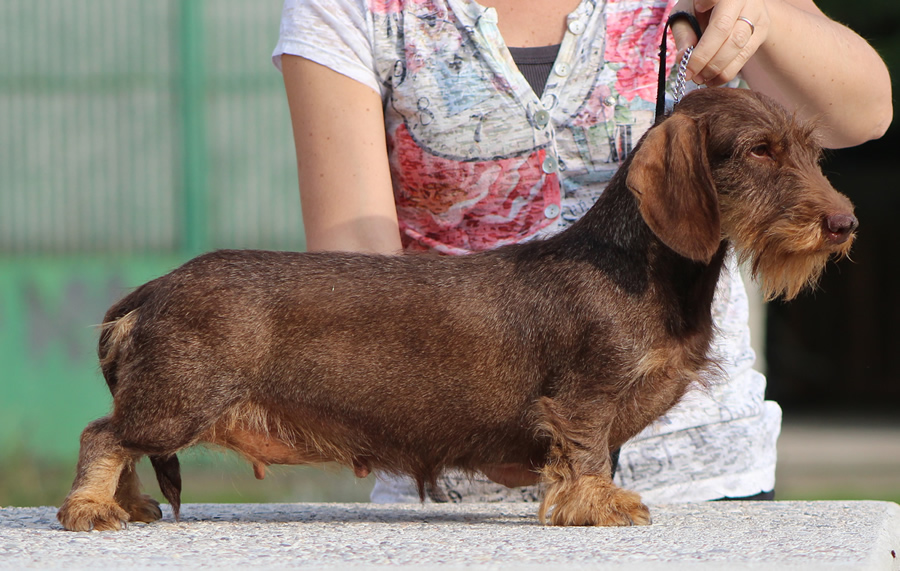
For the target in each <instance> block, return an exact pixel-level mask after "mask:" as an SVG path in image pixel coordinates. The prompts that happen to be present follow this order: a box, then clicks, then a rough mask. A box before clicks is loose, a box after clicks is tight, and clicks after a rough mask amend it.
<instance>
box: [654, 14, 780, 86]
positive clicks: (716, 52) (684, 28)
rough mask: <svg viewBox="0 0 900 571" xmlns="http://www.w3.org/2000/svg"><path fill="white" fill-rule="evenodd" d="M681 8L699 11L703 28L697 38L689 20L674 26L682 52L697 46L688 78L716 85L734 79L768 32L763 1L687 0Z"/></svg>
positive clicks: (677, 43) (692, 56) (679, 48)
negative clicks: (691, 46) (689, 47)
mask: <svg viewBox="0 0 900 571" xmlns="http://www.w3.org/2000/svg"><path fill="white" fill-rule="evenodd" d="M679 8H688V11H692V10H696V12H695V14H696V16H697V20H698V21H699V22H700V26H701V28H702V29H703V37H702V38H700V40H699V41H697V40H696V36H695V35H694V33H693V31H692V30H691V29H690V26H689V25H688V24H687V23H686V22H676V23H675V24H673V26H672V33H673V35H674V36H675V43H676V45H677V46H678V50H679V52H678V53H679V55H680V54H682V53H683V52H684V49H686V48H687V47H688V46H690V45H695V48H694V51H693V53H692V54H691V61H690V63H689V64H688V68H687V73H686V77H687V79H692V80H693V81H694V82H695V83H698V84H706V85H709V86H716V85H722V84H724V83H727V82H729V81H731V80H732V79H734V78H735V76H737V74H738V73H739V72H740V71H741V69H742V68H743V67H744V65H745V64H746V63H747V61H748V60H749V59H750V58H751V57H752V56H753V54H754V53H756V50H757V49H758V48H759V46H760V45H761V44H762V42H763V41H764V40H765V38H766V36H767V35H768V31H769V15H768V12H767V10H766V6H765V2H764V0H703V1H702V3H701V0H695V1H694V2H690V1H689V0H684V1H682V2H679V3H678V5H677V6H676V8H675V9H676V10H677V9H679Z"/></svg>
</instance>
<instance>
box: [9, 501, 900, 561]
mask: <svg viewBox="0 0 900 571" xmlns="http://www.w3.org/2000/svg"><path fill="white" fill-rule="evenodd" d="M651 510H652V512H653V518H654V523H653V525H651V526H646V527H633V528H553V527H544V526H541V525H540V524H539V523H538V521H537V518H536V516H535V512H536V506H535V505H534V504H429V505H406V504H404V505H375V504H187V505H185V506H184V508H183V511H182V515H183V520H182V522H181V523H178V524H176V523H174V522H173V521H172V519H171V512H170V511H168V506H164V519H163V521H161V522H157V523H154V524H132V525H130V526H129V527H128V529H127V530H125V531H122V532H92V533H72V532H66V531H63V530H62V529H61V527H60V526H59V524H58V523H57V522H56V519H55V513H56V509H55V508H52V507H41V508H4V509H0V568H17V569H20V568H43V569H49V568H66V569H79V568H81V569H87V568H92V569H96V568H116V567H118V568H126V567H127V568H146V567H170V568H196V567H217V568H235V567H246V566H265V567H306V568H316V569H339V568H340V569H346V568H378V567H408V568H416V569H423V568H424V569H436V568H440V569H453V568H474V569H523V568H524V569H529V568H534V569H536V568H558V569H600V570H621V569H629V570H636V571H645V570H654V571H655V570H662V569H665V570H666V571H682V570H689V569H690V570H692V569H700V570H708V569H728V570H749V569H752V570H763V569H766V570H776V571H777V570H792V571H797V570H816V571H822V570H850V569H853V570H866V571H877V570H886V571H887V570H890V571H898V570H900V506H898V505H897V504H894V503H891V502H868V501H861V502H711V503H704V504H684V505H657V506H651Z"/></svg>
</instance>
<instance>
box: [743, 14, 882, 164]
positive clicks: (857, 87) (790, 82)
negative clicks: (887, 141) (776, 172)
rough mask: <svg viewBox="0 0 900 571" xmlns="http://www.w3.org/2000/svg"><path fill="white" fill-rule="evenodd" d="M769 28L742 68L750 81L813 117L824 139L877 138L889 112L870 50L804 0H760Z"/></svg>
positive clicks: (848, 142) (831, 142)
mask: <svg viewBox="0 0 900 571" xmlns="http://www.w3.org/2000/svg"><path fill="white" fill-rule="evenodd" d="M767 5H768V12H769V17H770V22H771V24H770V29H769V33H768V36H767V37H766V39H765V41H764V42H763V43H762V44H761V45H760V47H759V49H758V50H757V51H756V53H755V54H754V55H753V57H751V58H750V60H749V61H748V62H747V64H746V65H745V66H744V69H743V70H742V74H743V76H744V78H745V79H746V80H747V83H748V84H749V85H750V87H751V88H753V89H754V90H757V91H761V92H763V93H766V94H767V95H770V96H772V97H774V98H775V99H776V100H778V101H780V102H781V103H782V104H784V105H785V106H787V107H788V108H790V109H795V110H797V112H798V113H800V115H801V116H803V117H806V118H810V119H816V120H817V121H819V124H820V128H821V136H822V138H823V142H824V144H825V145H826V146H828V147H832V148H838V147H847V146H852V145H857V144H860V143H863V142H865V141H867V140H870V139H874V138H878V137H880V136H881V135H883V134H884V132H885V130H886V129H887V127H888V125H890V122H891V119H892V114H893V110H892V103H891V82H890V76H889V74H888V70H887V67H886V66H885V64H884V62H883V61H882V60H881V58H880V57H879V55H878V54H877V52H875V50H874V49H873V48H872V47H871V46H870V45H869V44H868V43H867V42H866V41H865V40H863V39H862V38H861V37H860V36H858V35H857V34H856V33H854V32H853V31H852V30H850V29H849V28H847V27H845V26H843V25H841V24H839V23H837V22H834V21H833V20H830V19H829V18H827V17H826V16H825V15H824V14H822V13H821V11H819V10H818V8H816V6H815V5H814V4H813V3H812V2H811V1H809V0H792V1H787V0H767Z"/></svg>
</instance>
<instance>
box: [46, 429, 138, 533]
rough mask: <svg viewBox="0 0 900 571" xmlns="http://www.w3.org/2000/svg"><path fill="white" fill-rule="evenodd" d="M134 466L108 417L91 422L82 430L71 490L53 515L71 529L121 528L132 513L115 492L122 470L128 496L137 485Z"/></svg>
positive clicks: (100, 529) (132, 459)
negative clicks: (123, 505)
mask: <svg viewBox="0 0 900 571" xmlns="http://www.w3.org/2000/svg"><path fill="white" fill-rule="evenodd" d="M133 466H134V458H133V457H132V455H131V454H129V453H128V451H127V450H125V448H124V447H123V446H122V445H121V443H120V442H119V440H118V438H117V437H116V435H115V433H114V431H113V430H112V427H111V423H110V419H109V417H106V418H101V419H99V420H95V421H94V422H92V423H90V424H89V425H88V426H87V428H85V429H84V432H82V433H81V451H80V452H79V456H78V467H77V468H76V473H75V481H74V483H73V484H72V491H70V492H69V495H68V496H66V499H65V501H64V502H63V504H62V506H60V508H59V512H58V513H57V514H56V517H57V519H58V520H59V522H60V523H61V524H62V525H63V527H64V528H66V529H68V530H71V531H90V530H91V529H95V530H98V531H102V530H111V529H121V528H122V526H123V525H124V524H125V523H126V522H128V521H129V520H130V518H131V514H129V513H128V511H126V509H124V508H123V507H122V506H121V505H119V503H118V502H117V501H116V495H117V491H118V489H119V482H120V480H121V477H122V475H123V472H126V482H125V487H126V489H127V490H129V493H126V494H124V495H126V496H130V490H131V489H132V488H134V487H135V486H136V479H137V477H136V475H135V474H134V473H133ZM126 468H127V469H128V470H126ZM129 474H130V475H129Z"/></svg>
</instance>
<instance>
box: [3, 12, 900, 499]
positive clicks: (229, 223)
mask: <svg viewBox="0 0 900 571" xmlns="http://www.w3.org/2000/svg"><path fill="white" fill-rule="evenodd" d="M819 5H820V6H821V7H822V8H823V9H824V10H825V11H826V12H828V13H829V14H830V15H832V16H834V17H835V18H836V19H838V20H839V21H843V22H846V23H848V24H849V25H851V27H853V28H854V29H856V30H858V31H860V32H861V33H862V34H863V35H864V36H865V37H867V38H868V39H870V40H871V41H872V43H873V44H874V45H875V46H876V47H877V48H878V49H879V50H880V51H881V53H882V54H883V56H884V57H885V59H886V60H887V61H888V62H889V65H890V66H891V68H892V69H896V64H897V63H898V62H900V35H898V33H897V30H898V29H900V4H897V3H895V2H892V1H877V0H861V1H859V2H855V3H852V4H848V3H841V2H838V1H836V0H827V1H820V2H819ZM280 11H281V1H280V0H265V1H259V0H258V1H254V2H247V1H245V0H0V506H2V505H38V504H58V503H59V502H60V501H61V500H62V498H63V497H64V495H65V493H66V491H67V489H68V486H69V485H70V483H71V477H72V475H73V471H74V462H75V458H76V456H77V449H78V436H79V434H80V432H81V430H82V429H83V428H84V426H85V425H86V424H87V423H88V422H89V421H90V420H92V419H94V418H97V417H100V416H103V415H104V414H106V412H107V410H108V407H109V404H110V397H109V393H108V392H107V389H106V386H105V384H104V382H103V380H102V378H101V376H100V374H99V371H98V368H97V364H96V357H95V346H96V331H95V328H94V325H95V324H97V323H98V322H99V321H100V320H101V319H102V316H103V313H104V311H105V309H106V308H107V307H108V306H109V304H110V303H112V302H113V301H114V300H115V299H117V298H118V297H120V296H121V295H123V294H124V293H125V292H126V291H128V290H129V289H130V288H132V287H134V286H136V285H138V284H140V283H142V282H144V281H146V280H148V279H150V278H152V277H155V276H157V275H160V274H162V273H165V272H166V271H168V270H170V269H172V268H173V267H175V266H176V265H178V264H179V263H180V262H182V261H184V260H185V259H187V258H188V257H190V256H192V255H194V254H196V253H199V252H202V251H205V250H209V249H213V248H220V247H239V248H271V249H288V250H301V249H303V248H304V242H303V230H302V226H301V217H300V205H299V199H298V192H297V181H296V172H295V169H296V167H295V163H294V147H293V140H292V138H291V128H290V120H289V115H288V109H287V105H286V101H285V97H284V89H283V85H282V82H281V76H280V74H279V73H278V72H277V71H276V70H275V68H274V67H273V66H272V64H271V60H270V54H271V50H272V48H273V47H274V44H275V41H276V39H277V35H278V23H279V16H280ZM813 71H814V70H811V72H813ZM897 148H898V147H897V129H896V128H893V129H892V130H891V131H890V133H889V135H888V136H887V137H886V138H885V139H883V140H882V141H879V142H875V143H868V144H866V145H863V146H862V147H860V148H858V149H854V150H848V151H840V152H836V153H834V154H832V155H831V157H830V160H829V162H828V164H827V170H830V171H831V172H832V175H833V176H832V179H833V180H835V182H836V186H838V187H839V188H840V189H841V190H842V191H844V192H845V193H846V194H848V195H849V196H850V197H851V198H852V199H853V200H854V201H855V202H857V205H858V207H859V210H858V214H859V218H860V219H861V221H862V230H861V234H860V239H859V240H858V242H857V246H856V249H855V252H856V253H855V254H854V260H855V261H856V264H854V265H852V266H850V265H849V264H844V265H842V266H841V271H840V273H835V272H832V273H831V274H829V276H827V277H826V280H825V282H824V283H823V288H822V290H823V291H822V293H821V294H820V295H819V296H806V297H804V298H803V299H801V300H798V301H797V302H794V303H792V304H790V305H780V304H775V305H772V306H770V307H769V309H768V315H769V320H768V324H769V325H768V327H767V338H768V345H767V350H766V357H767V359H768V367H769V371H768V372H769V375H770V388H771V392H772V393H773V394H772V396H773V397H774V398H777V399H778V400H779V401H781V402H782V403H783V405H784V407H785V415H786V419H787V421H790V420H791V419H792V418H794V417H796V418H797V419H798V421H800V422H801V423H804V424H803V425H804V426H812V425H817V423H819V422H820V421H822V420H823V419H825V420H828V419H837V421H838V423H837V425H841V423H844V425H847V426H851V427H852V428H854V429H857V428H859V427H860V426H862V427H865V426H867V425H868V424H872V423H873V422H874V424H877V426H876V427H875V428H876V429H877V430H893V428H894V427H895V425H894V424H893V423H892V421H891V416H890V415H891V414H892V413H893V411H892V410H891V407H888V406H886V404H887V403H888V402H890V400H891V399H893V400H892V404H893V407H892V408H896V403H897V396H900V388H898V387H900V382H898V381H900V366H898V364H897V363H898V361H900V360H898V359H897V358H896V355H898V354H900V334H898V326H897V323H900V309H898V308H900V301H898V292H897V291H895V290H896V286H895V285H892V284H896V283H897V280H896V279H895V278H896V277H897V276H895V275H894V274H896V273H897V269H896V266H897V264H896V261H897V256H896V254H894V253H893V252H892V251H889V248H888V244H889V243H890V240H889V239H888V234H887V228H888V227H889V226H888V225H889V224H890V227H891V229H892V226H893V224H892V216H891V215H892V214H894V213H896V212H898V211H900V210H898V208H897V206H900V205H898V204H897V198H896V197H897V196H900V195H898V193H897V192H896V190H895V189H896V187H897V186H898V185H897V182H898V176H897V173H896V167H895V166H894V165H895V163H896V159H895V158H894V157H895V155H896V151H897ZM882 237H883V240H882ZM886 260H887V261H888V263H885V261H886ZM891 280H892V281H891ZM891 288H893V289H891ZM861 293H862V296H863V297H864V298H865V299H861V297H860V295H861ZM861 307H862V309H860V308H861ZM848 340H849V345H850V348H851V349H852V350H851V351H847V348H848V347H847V346H848ZM847 353H849V354H850V355H849V356H845V354H847ZM861 368H862V370H861ZM848 379H849V381H850V382H849V383H848ZM848 385H849V386H850V387H851V388H852V389H853V390H847V387H848ZM848 402H852V410H849V411H848V410H847V409H845V408H842V405H844V404H846V403H848ZM895 418H896V417H895ZM873 419H874V420H873ZM788 424H789V423H788ZM788 424H786V432H785V434H786V437H787V436H789V434H788V432H789V431H788V430H787V427H788ZM829 426H835V424H834V423H832V424H830V425H829ZM896 426H897V427H900V421H898V423H897V425H896ZM841 434H846V432H842V433H841ZM889 434H892V433H889ZM897 434H898V435H900V429H898V431H897ZM862 438H865V437H864V436H863V437H862ZM888 438H890V436H888ZM813 441H815V438H813ZM883 450H884V449H883V448H882V451H883ZM888 453H889V454H894V453H895V451H890V450H889V452H888ZM825 454H826V455H827V454H830V452H828V451H826V452H825ZM837 456H840V454H839V453H838V454H837ZM897 456H898V457H897V458H896V460H897V462H898V465H900V453H897ZM860 462H862V463H863V464H864V463H865V462H864V461H855V462H851V464H852V466H851V472H850V476H849V479H848V478H844V479H843V480H840V482H838V483H833V484H827V483H826V485H824V487H822V486H819V487H815V486H806V485H804V484H803V483H802V480H801V483H800V484H797V485H796V486H793V485H792V486H789V487H788V490H787V492H785V491H784V490H781V492H782V493H781V494H780V495H781V497H795V498H799V497H807V496H809V495H810V494H812V495H813V496H815V497H871V498H873V499H877V498H883V499H895V500H896V499H897V498H900V478H897V480H896V482H894V481H893V480H891V478H890V477H888V478H887V480H886V483H885V482H883V481H882V480H885V478H883V477H882V478H881V480H879V481H880V482H882V483H881V484H879V485H878V486H870V485H869V484H866V482H867V480H864V478H862V477H861V476H859V474H861V473H862V472H860V471H859V470H857V471H856V472H853V471H852V469H854V468H856V469H858V468H859V466H860ZM183 463H184V467H185V481H186V483H185V493H184V500H185V501H187V502H196V501H237V502H239V501H363V500H365V499H366V498H367V497H368V491H369V489H370V488H371V485H372V480H371V477H370V478H368V479H366V480H362V481H357V480H356V479H355V478H353V476H352V474H350V473H349V472H347V471H346V470H337V469H334V470H330V471H322V470H319V469H314V468H296V467H284V468H274V469H273V471H272V472H273V473H272V475H271V476H270V477H268V478H267V479H266V482H265V483H258V482H255V481H252V482H251V481H250V480H253V477H252V470H251V469H250V467H249V466H246V465H243V464H242V463H241V462H240V461H238V460H237V459H235V458H234V457H233V456H231V455H228V454H226V453H224V452H218V451H202V450H201V451H195V452H189V453H188V454H186V455H185V459H184V462H183ZM789 464H790V463H788V465H789ZM142 469H143V470H146V468H142ZM813 471H814V472H819V471H820V470H818V469H815V470H813ZM779 477H780V476H779ZM150 481H152V478H150ZM787 481H791V478H790V477H788V478H787ZM854 482H855V483H854ZM148 487H149V489H151V491H154V493H155V485H152V484H148ZM794 488H796V491H795V489H794ZM810 490H814V491H810Z"/></svg>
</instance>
